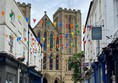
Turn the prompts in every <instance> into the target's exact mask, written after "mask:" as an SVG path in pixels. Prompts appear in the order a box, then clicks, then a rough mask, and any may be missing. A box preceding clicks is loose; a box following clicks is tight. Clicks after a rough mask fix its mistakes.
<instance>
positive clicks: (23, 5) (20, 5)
mask: <svg viewBox="0 0 118 83" xmlns="http://www.w3.org/2000/svg"><path fill="white" fill-rule="evenodd" d="M17 5H18V6H19V7H30V8H31V4H30V3H27V4H26V3H24V2H23V3H20V2H17Z"/></svg>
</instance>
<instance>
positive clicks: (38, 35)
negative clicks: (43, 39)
mask: <svg viewBox="0 0 118 83" xmlns="http://www.w3.org/2000/svg"><path fill="white" fill-rule="evenodd" d="M37 37H38V38H39V39H38V42H40V32H38V34H37Z"/></svg>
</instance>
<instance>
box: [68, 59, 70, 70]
mask: <svg viewBox="0 0 118 83" xmlns="http://www.w3.org/2000/svg"><path fill="white" fill-rule="evenodd" d="M70 60H71V57H70V58H69V59H68V70H71V65H70Z"/></svg>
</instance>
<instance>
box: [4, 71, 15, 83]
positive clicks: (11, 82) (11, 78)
mask: <svg viewBox="0 0 118 83" xmlns="http://www.w3.org/2000/svg"><path fill="white" fill-rule="evenodd" d="M15 77H16V76H15V75H13V74H11V73H6V82H5V83H15V81H16V80H15V79H16V78H15Z"/></svg>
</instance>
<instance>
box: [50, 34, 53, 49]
mask: <svg viewBox="0 0 118 83" xmlns="http://www.w3.org/2000/svg"><path fill="white" fill-rule="evenodd" d="M52 48H53V34H52V33H51V34H50V50H52Z"/></svg>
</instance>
